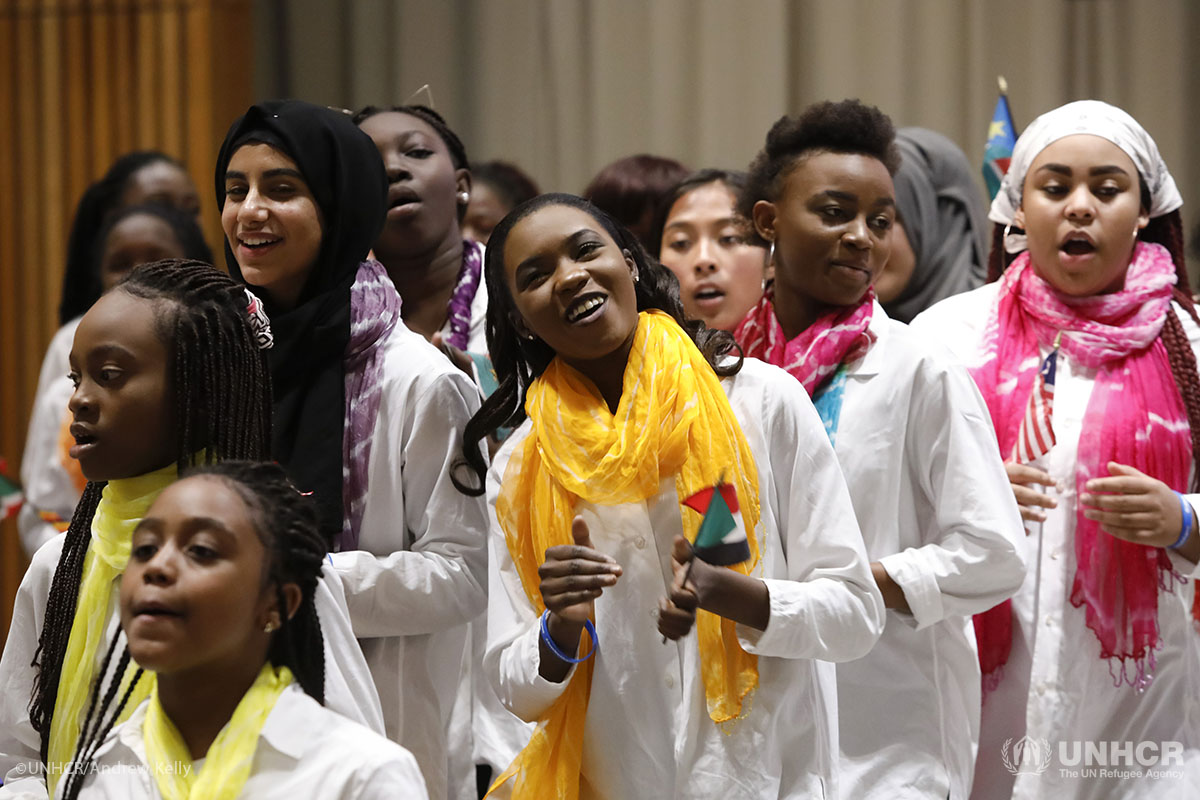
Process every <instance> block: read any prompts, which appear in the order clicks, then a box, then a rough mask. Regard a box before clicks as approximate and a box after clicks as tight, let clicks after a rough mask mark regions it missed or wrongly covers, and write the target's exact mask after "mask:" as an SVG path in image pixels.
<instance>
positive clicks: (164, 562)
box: [142, 545, 175, 586]
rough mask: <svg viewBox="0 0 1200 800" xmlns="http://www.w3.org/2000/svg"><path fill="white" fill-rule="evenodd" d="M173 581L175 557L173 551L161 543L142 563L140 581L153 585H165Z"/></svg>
mask: <svg viewBox="0 0 1200 800" xmlns="http://www.w3.org/2000/svg"><path fill="white" fill-rule="evenodd" d="M174 581H175V559H174V555H173V551H172V550H171V548H170V547H168V546H167V545H163V546H162V547H160V548H159V549H158V551H157V552H156V553H155V554H154V555H153V556H152V557H151V558H150V560H149V561H147V562H146V563H145V564H144V565H142V582H143V583H148V584H151V585H154V586H166V585H169V584H171V583H174Z"/></svg>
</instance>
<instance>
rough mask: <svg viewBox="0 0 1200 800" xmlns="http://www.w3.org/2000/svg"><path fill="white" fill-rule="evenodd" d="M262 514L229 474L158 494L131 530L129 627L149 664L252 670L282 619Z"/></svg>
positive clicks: (188, 481)
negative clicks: (258, 522)
mask: <svg viewBox="0 0 1200 800" xmlns="http://www.w3.org/2000/svg"><path fill="white" fill-rule="evenodd" d="M266 558H267V553H266V550H265V548H264V546H263V542H262V540H261V539H260V538H259V535H258V533H257V531H256V528H255V514H254V512H253V511H252V510H251V509H250V508H248V507H247V505H246V503H245V501H243V499H242V497H241V496H240V495H239V494H238V493H237V492H236V491H234V490H233V489H232V488H231V487H230V486H229V485H228V484H227V483H226V482H225V481H224V480H223V479H220V478H214V477H212V476H204V475H200V476H195V477H191V478H185V479H183V480H181V481H177V482H176V483H174V484H172V485H171V486H169V487H167V489H166V490H165V491H164V492H163V493H162V494H161V495H159V497H158V499H157V500H155V501H154V504H153V505H151V506H150V509H149V510H148V511H147V512H146V516H145V517H144V518H143V519H142V520H141V522H140V523H138V526H137V528H136V529H135V530H134V533H133V544H132V549H131V552H130V557H129V563H128V565H127V566H126V567H125V573H124V575H123V576H122V577H121V600H120V603H121V627H122V628H123V629H124V630H125V635H126V637H127V638H128V640H129V652H130V654H131V655H132V656H133V658H134V659H135V660H136V661H137V662H138V664H140V665H141V666H143V667H145V668H146V669H150V670H154V671H155V672H159V673H162V674H164V675H175V674H179V673H192V672H195V673H199V672H204V673H206V674H210V675H211V674H225V675H229V674H238V675H241V674H245V673H246V672H248V671H252V670H253V669H255V668H257V667H260V666H261V665H262V664H263V662H264V661H265V660H266V657H267V647H268V644H269V642H270V635H269V634H268V633H266V632H264V630H263V629H264V627H265V626H266V625H267V623H268V622H269V621H270V622H274V623H276V625H278V623H279V621H280V620H279V609H278V606H277V605H276V600H275V593H274V591H272V587H271V586H269V585H268V583H267V581H266V576H267V565H266Z"/></svg>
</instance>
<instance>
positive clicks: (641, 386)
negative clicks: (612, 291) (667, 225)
mask: <svg viewBox="0 0 1200 800" xmlns="http://www.w3.org/2000/svg"><path fill="white" fill-rule="evenodd" d="M525 411H526V413H527V414H528V415H529V418H530V420H531V421H532V424H533V431H532V433H531V434H530V435H529V437H528V438H527V439H526V440H525V442H524V443H523V444H522V447H521V450H520V452H518V453H514V454H513V458H512V460H511V461H510V462H509V465H508V468H507V469H506V470H505V473H504V482H503V486H502V487H501V490H500V497H499V499H498V500H497V503H496V514H497V517H498V518H499V521H500V526H501V528H503V530H504V534H505V538H506V541H507V544H508V552H509V554H510V555H511V556H512V559H513V562H514V564H515V565H516V569H517V573H518V574H519V576H520V578H521V585H522V586H524V588H525V593H526V595H527V596H528V598H529V602H530V603H532V604H533V606H534V608H535V609H537V611H538V613H539V614H540V613H541V612H542V611H544V610H545V606H544V605H543V603H542V596H541V592H540V591H539V589H538V583H539V580H538V574H537V573H538V566H539V565H540V564H541V563H542V561H543V559H544V553H545V552H546V548H547V547H551V546H554V545H559V544H570V543H571V541H572V539H571V519H572V517H573V515H574V507H575V501H576V499H577V498H582V499H583V500H585V501H587V502H589V503H594V504H598V505H617V504H622V503H637V502H641V501H644V500H646V499H648V498H651V497H653V496H654V495H656V494H658V491H659V486H660V484H661V482H662V480H663V479H664V478H667V477H670V476H672V475H673V476H674V477H675V490H676V493H677V494H678V496H679V498H680V501H681V506H680V508H681V514H682V516H683V531H684V535H685V536H687V538H688V540H689V541H693V540H695V537H696V531H697V530H698V529H699V527H700V521H701V519H702V517H701V515H700V514H699V513H697V512H695V511H693V510H691V509H689V508H687V507H686V506H683V505H682V500H683V499H686V498H687V497H690V496H691V495H692V494H694V493H695V492H697V491H700V490H701V489H704V488H707V487H710V486H713V485H715V484H716V483H717V482H718V481H719V480H720V478H721V476H722V475H725V476H726V477H727V478H728V477H730V476H732V481H733V483H734V486H735V487H736V489H737V495H738V503H739V505H740V506H741V512H742V520H743V522H744V524H745V526H746V536H747V538H748V539H749V541H750V554H751V556H750V561H749V562H747V563H745V564H742V565H740V566H737V567H733V569H736V570H737V571H739V572H742V573H749V572H750V571H751V570H752V569H753V568H754V566H755V565H756V564H757V563H758V558H759V550H758V537H757V533H758V521H759V500H758V469H757V467H756V466H755V463H754V456H753V454H752V453H751V452H750V447H749V445H748V444H747V443H746V437H745V436H744V435H743V434H742V429H741V426H740V425H739V424H738V421H737V418H736V417H734V414H733V409H732V408H730V406H729V399H728V398H727V397H726V396H725V392H724V390H723V389H722V388H721V382H720V380H719V379H718V378H717V376H716V374H715V373H714V372H713V371H712V368H711V367H710V366H709V364H708V362H706V361H705V360H704V356H703V355H701V353H700V351H699V350H698V349H697V348H696V345H695V344H694V343H693V342H692V340H691V339H690V338H689V337H688V335H687V334H686V333H685V332H684V331H683V330H682V329H681V328H680V327H679V325H677V324H676V323H675V321H674V320H673V319H671V317H669V316H667V315H666V314H663V313H662V312H659V311H647V312H643V313H642V314H641V315H640V316H639V319H638V327H637V332H636V333H635V334H634V339H633V348H632V350H631V351H630V354H629V362H628V364H627V365H626V367H625V375H624V380H623V385H622V391H621V402H620V405H619V406H618V408H617V413H616V414H615V415H614V414H612V413H610V412H609V410H608V406H607V405H606V404H605V402H604V400H603V399H602V398H601V397H600V395H599V392H598V391H597V390H596V388H595V386H594V385H593V384H592V383H591V382H590V381H589V380H587V379H586V378H584V377H583V376H582V375H580V374H579V373H578V372H577V371H576V370H574V369H572V368H571V367H569V366H567V365H566V364H564V363H563V362H562V360H561V359H557V358H556V359H555V360H554V361H552V362H551V363H550V365H549V366H548V367H547V368H546V371H545V372H544V373H543V374H542V376H541V377H540V378H538V379H537V380H536V381H534V382H533V384H532V385H531V386H530V387H529V392H528V394H527V396H526V400H525ZM734 626H735V623H734V622H733V621H732V620H728V619H724V618H722V617H718V616H716V615H714V614H711V613H708V612H706V611H700V612H698V613H697V615H696V632H697V638H698V641H699V647H700V662H701V665H702V667H701V669H702V672H703V678H704V690H705V696H706V697H707V700H708V713H709V716H710V717H711V718H712V720H713V721H714V722H717V723H721V722H726V721H729V720H732V719H735V718H737V717H738V716H739V715H740V714H741V712H742V700H743V698H745V696H746V694H747V693H749V692H750V691H752V690H753V689H754V688H755V687H756V686H757V685H758V661H757V659H756V658H755V657H754V656H752V655H750V654H748V653H746V652H745V651H744V650H742V648H741V646H740V645H739V644H738V640H737V635H736V633H735V632H734ZM585 639H586V636H585ZM582 647H584V648H585V649H586V648H587V647H589V643H588V642H587V641H584V642H583V644H582ZM594 664H595V660H594V659H592V660H590V661H587V662H585V663H583V664H581V665H580V666H579V667H578V668H577V669H576V671H575V674H574V676H573V677H572V678H571V681H570V684H569V685H568V686H567V688H566V689H565V690H564V692H563V693H562V695H561V696H560V697H559V698H558V700H557V701H555V702H554V704H553V705H551V706H550V708H549V709H548V710H547V711H546V713H545V714H544V715H543V716H542V717H541V719H539V721H538V726H537V729H536V730H535V731H534V733H533V737H532V738H531V739H530V742H529V744H528V745H527V746H526V747H525V749H524V750H522V751H521V753H520V754H519V755H518V756H517V758H516V760H515V761H514V762H513V763H512V765H510V766H509V768H508V769H507V770H505V772H504V774H503V775H501V776H500V777H499V778H498V779H497V781H496V783H495V784H494V785H493V787H492V788H493V790H494V789H495V788H496V787H498V786H500V785H501V784H503V783H504V782H505V781H507V780H508V779H509V778H510V777H512V776H514V775H516V781H515V782H514V785H513V797H514V798H526V797H537V798H557V799H559V800H575V798H577V797H578V796H579V783H580V768H581V764H582V757H583V730H584V722H585V719H586V716H587V704H588V696H589V694H590V692H591V681H592V669H593V666H594Z"/></svg>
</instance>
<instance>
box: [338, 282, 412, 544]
mask: <svg viewBox="0 0 1200 800" xmlns="http://www.w3.org/2000/svg"><path fill="white" fill-rule="evenodd" d="M399 319H400V293H399V292H397V291H396V287H395V285H394V284H393V283H392V279H391V278H389V277H388V275H387V271H386V270H385V269H384V268H383V265H382V264H380V263H379V262H378V261H364V262H362V263H361V264H359V265H358V274H357V275H356V276H355V278H354V285H353V286H351V287H350V343H349V344H348V345H347V347H346V359H345V373H346V419H345V422H344V423H343V425H342V505H343V508H344V511H345V513H344V514H343V516H342V535H341V538H340V539H339V540H338V549H339V550H357V549H358V533H359V527H360V526H361V524H362V517H363V508H364V507H365V506H366V501H367V467H368V465H369V463H370V460H371V438H372V436H373V434H374V432H375V420H376V418H377V417H378V416H379V399H380V395H381V394H382V391H383V390H382V387H381V383H382V379H383V357H384V347H385V345H386V343H387V337H388V335H389V334H390V333H391V332H392V329H393V328H395V327H396V322H397V321H399Z"/></svg>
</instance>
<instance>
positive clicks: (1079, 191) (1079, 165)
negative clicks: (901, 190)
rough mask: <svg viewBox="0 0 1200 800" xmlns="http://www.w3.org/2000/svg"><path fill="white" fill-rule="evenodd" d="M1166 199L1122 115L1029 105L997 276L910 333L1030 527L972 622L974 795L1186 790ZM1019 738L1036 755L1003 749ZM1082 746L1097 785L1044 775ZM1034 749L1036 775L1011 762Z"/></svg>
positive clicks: (1198, 333) (1174, 269) (1168, 194)
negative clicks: (981, 410)
mask: <svg viewBox="0 0 1200 800" xmlns="http://www.w3.org/2000/svg"><path fill="white" fill-rule="evenodd" d="M1182 203H1183V200H1182V198H1181V197H1180V194H1179V191H1178V189H1177V188H1176V186H1175V181H1174V179H1173V178H1172V177H1171V174H1170V172H1168V170H1167V167H1166V165H1165V164H1164V163H1163V160H1162V158H1161V157H1160V156H1159V153H1158V148H1157V146H1156V145H1155V143H1154V140H1153V139H1152V138H1151V137H1150V135H1149V134H1148V133H1147V132H1146V131H1145V130H1144V129H1143V128H1142V126H1141V125H1139V124H1138V122H1137V121H1136V120H1134V119H1133V118H1132V117H1131V116H1129V115H1128V114H1127V113H1125V112H1124V111H1122V110H1121V109H1119V108H1115V107H1113V106H1111V105H1108V104H1106V103H1102V102H1099V101H1095V100H1084V101H1078V102H1074V103H1069V104H1067V105H1065V106H1062V107H1060V108H1057V109H1055V110H1053V111H1050V112H1047V113H1046V114H1043V115H1042V116H1040V117H1038V118H1037V119H1036V120H1035V121H1034V122H1033V123H1032V124H1031V125H1030V126H1029V127H1028V128H1027V129H1026V130H1025V132H1024V133H1022V135H1021V137H1020V139H1018V141H1017V145H1016V147H1015V149H1014V151H1013V159H1012V166H1011V167H1010V168H1009V171H1008V174H1007V176H1006V177H1005V179H1004V182H1003V185H1002V186H1001V189H1000V192H999V193H998V194H997V195H996V198H995V200H994V201H993V203H992V208H991V212H990V214H989V217H990V219H991V220H992V221H993V222H995V223H996V228H997V229H996V235H995V239H994V242H995V246H994V248H993V250H992V255H991V277H992V279H993V281H994V282H992V283H990V284H988V285H986V286H984V287H982V288H980V289H977V290H975V291H973V292H969V293H967V294H964V295H960V296H957V297H953V298H950V299H947V300H945V301H943V302H941V303H939V304H938V305H936V306H934V307H933V308H931V309H930V310H928V311H926V312H925V313H924V314H922V315H920V316H919V317H917V319H916V320H914V322H913V326H914V327H917V328H920V329H922V330H925V331H928V332H930V333H931V334H933V335H936V336H938V337H939V338H941V339H942V340H944V341H946V342H947V343H949V344H950V345H951V346H952V347H953V348H954V349H955V350H956V352H957V353H958V355H959V356H960V357H961V358H962V359H963V361H965V362H966V363H967V365H968V366H969V367H970V368H971V370H972V374H973V376H974V378H975V381H976V383H977V384H978V385H979V388H980V390H981V391H982V393H983V396H984V399H985V400H986V401H987V404H988V408H989V411H990V412H991V417H992V422H993V424H994V426H995V429H996V433H997V436H998V438H999V445H1000V452H1001V455H1002V456H1004V457H1005V458H1006V459H1007V460H1008V463H1007V464H1006V467H1007V470H1008V475H1009V479H1010V481H1011V483H1012V491H1013V494H1014V495H1015V497H1016V499H1017V502H1018V503H1019V504H1020V508H1021V515H1022V516H1023V517H1024V518H1025V520H1026V531H1027V533H1028V534H1029V535H1028V536H1027V537H1026V539H1025V542H1024V545H1025V552H1026V557H1027V560H1028V561H1029V563H1030V569H1029V571H1028V573H1027V576H1026V580H1025V584H1024V586H1023V587H1022V589H1021V590H1020V591H1019V592H1018V593H1017V595H1016V596H1015V597H1014V598H1013V601H1012V603H1011V604H1004V605H1001V606H998V607H997V608H995V609H992V610H991V611H989V612H987V613H985V614H982V615H979V616H977V617H976V619H975V629H976V634H977V639H978V643H979V651H980V660H981V666H982V667H983V670H984V672H985V686H986V687H993V686H994V689H991V690H990V691H989V693H988V694H987V695H986V697H985V702H984V714H983V722H982V734H981V743H980V749H979V759H978V761H977V766H976V777H975V794H974V796H975V797H978V798H993V797H995V798H1008V797H1010V796H1012V797H1018V798H1042V797H1047V798H1048V797H1053V798H1056V800H1058V799H1059V798H1079V799H1080V800H1085V799H1090V798H1097V800H1098V799H1099V798H1109V797H1117V796H1120V797H1125V798H1143V797H1146V798H1149V797H1155V798H1159V797H1193V796H1196V793H1197V791H1200V701H1198V700H1197V693H1196V686H1197V684H1198V683H1200V633H1198V632H1197V631H1198V629H1197V627H1196V623H1197V620H1198V619H1200V608H1197V607H1196V605H1195V600H1196V591H1195V581H1194V580H1193V579H1194V578H1196V577H1198V576H1200V570H1198V569H1197V566H1196V562H1197V559H1198V558H1200V535H1198V534H1197V530H1196V521H1195V520H1196V512H1195V509H1196V508H1197V507H1200V494H1196V492H1197V491H1200V485H1198V483H1197V480H1198V476H1200V470H1198V464H1200V462H1197V459H1200V438H1198V437H1200V378H1198V377H1197V373H1196V352H1197V351H1198V350H1200V320H1198V318H1197V316H1196V310H1195V308H1194V307H1193V304H1192V300H1191V296H1190V288H1189V286H1188V282H1187V271H1186V269H1185V265H1184V249H1183V237H1182V234H1181V230H1182V229H1181V225H1180V220H1179V207H1180V206H1181V205H1182ZM1012 254H1016V257H1015V258H1010V256H1011V255H1012ZM1039 374H1041V375H1043V376H1045V375H1049V376H1052V380H1053V394H1052V401H1047V400H1045V399H1042V398H1044V395H1043V393H1042V386H1043V383H1044V382H1046V378H1045V377H1039ZM1031 398H1033V399H1031ZM1039 406H1040V408H1041V409H1045V410H1036V409H1037V408H1038V407H1039ZM1049 406H1052V411H1051V410H1049V408H1048V407H1049ZM1027 409H1034V410H1032V411H1030V412H1028V414H1027ZM1023 420H1024V421H1023ZM1035 421H1036V423H1037V424H1036V428H1035V427H1034V425H1032V424H1031V422H1035ZM1029 437H1032V438H1029ZM1039 439H1040V443H1039V442H1038V441H1037V440H1039ZM1022 736H1025V737H1028V739H1029V740H1031V741H1033V742H1034V743H1036V744H1035V746H1034V747H1033V748H1032V750H1030V749H1028V748H1018V747H1017V746H1016V745H1013V744H1012V743H1013V742H1018V741H1019V740H1020V739H1021V737H1022ZM1096 742H1104V743H1107V745H1108V747H1109V748H1114V750H1112V751H1111V752H1110V755H1112V756H1113V757H1112V758H1109V759H1108V761H1107V764H1106V765H1105V766H1107V767H1110V768H1114V767H1115V768H1116V769H1110V770H1109V772H1110V773H1111V774H1109V775H1107V776H1101V777H1091V778H1089V777H1086V775H1087V770H1086V769H1082V770H1073V769H1066V768H1065V767H1070V766H1072V765H1071V764H1064V763H1059V761H1060V758H1061V757H1063V756H1064V755H1065V756H1066V757H1067V758H1068V759H1070V756H1071V752H1072V751H1071V747H1070V746H1069V745H1070V744H1071V743H1075V746H1078V747H1091V746H1093V743H1096ZM1147 742H1149V743H1152V744H1153V745H1154V747H1155V751H1154V756H1151V757H1150V758H1151V760H1152V761H1154V763H1153V764H1147V763H1146V758H1147V750H1146V747H1147V745H1146V744H1145V743H1147ZM1042 743H1046V744H1048V745H1049V750H1048V752H1045V759H1044V760H1039V761H1038V762H1037V763H1032V762H1031V763H1030V764H1028V765H1025V764H1024V762H1021V761H1020V759H1019V755H1020V754H1019V753H1018V752H1015V751H1017V750H1021V749H1023V750H1024V754H1025V755H1026V756H1028V755H1029V754H1030V753H1032V752H1034V751H1037V752H1038V753H1039V754H1040V753H1041V752H1042V751H1043V750H1046V748H1045V747H1044V746H1042V747H1041V748H1040V749H1039V745H1042ZM1060 743H1061V746H1060ZM1126 748H1128V750H1130V751H1132V750H1136V751H1137V754H1138V760H1137V761H1122V757H1121V756H1120V752H1121V751H1122V750H1124V749H1126ZM1164 748H1170V749H1169V750H1165V749H1164ZM1114 758H1115V762H1114ZM1155 758H1157V760H1154V759H1155ZM1076 766H1079V767H1088V766H1094V764H1089V763H1087V761H1082V762H1079V763H1077V764H1076ZM1126 767H1133V768H1134V769H1137V770H1140V772H1141V775H1140V777H1138V778H1137V779H1136V780H1129V779H1128V778H1127V777H1123V776H1127V775H1128V772H1129V771H1128V770H1127V769H1125V768H1126ZM1080 772H1082V773H1083V775H1082V776H1081V775H1080ZM1014 773H1015V774H1014Z"/></svg>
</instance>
